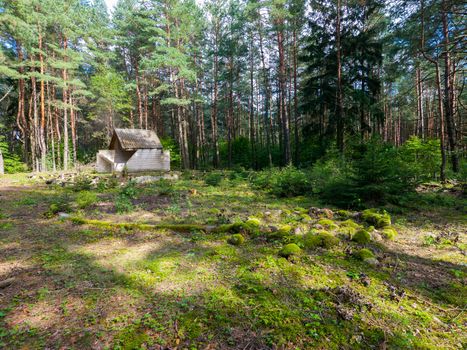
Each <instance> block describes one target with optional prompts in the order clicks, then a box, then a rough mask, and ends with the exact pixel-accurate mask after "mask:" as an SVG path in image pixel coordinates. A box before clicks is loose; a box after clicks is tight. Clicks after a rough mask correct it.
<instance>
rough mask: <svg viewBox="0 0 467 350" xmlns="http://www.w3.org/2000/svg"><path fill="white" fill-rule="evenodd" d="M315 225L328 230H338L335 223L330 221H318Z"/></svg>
mask: <svg viewBox="0 0 467 350" xmlns="http://www.w3.org/2000/svg"><path fill="white" fill-rule="evenodd" d="M317 224H318V225H321V226H323V227H324V228H325V229H328V230H335V229H337V228H339V226H337V225H336V223H335V222H334V221H332V220H330V219H320V220H318V222H317Z"/></svg>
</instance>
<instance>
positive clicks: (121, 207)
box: [115, 195, 135, 214]
mask: <svg viewBox="0 0 467 350" xmlns="http://www.w3.org/2000/svg"><path fill="white" fill-rule="evenodd" d="M134 208H135V207H134V205H133V202H132V201H131V199H130V198H128V197H125V196H121V195H119V196H117V199H116V200H115V210H116V211H117V213H120V214H122V213H127V212H130V211H132V210H133V209H134Z"/></svg>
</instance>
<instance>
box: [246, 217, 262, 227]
mask: <svg viewBox="0 0 467 350" xmlns="http://www.w3.org/2000/svg"><path fill="white" fill-rule="evenodd" d="M245 225H246V226H248V227H251V228H253V227H255V228H259V227H260V226H261V221H259V219H257V218H249V219H248V220H247V221H245Z"/></svg>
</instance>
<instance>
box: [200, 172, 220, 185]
mask: <svg viewBox="0 0 467 350" xmlns="http://www.w3.org/2000/svg"><path fill="white" fill-rule="evenodd" d="M223 178H224V177H223V175H222V173H220V172H217V171H211V172H210V173H208V174H207V175H206V176H205V177H204V182H205V183H206V185H209V186H219V185H220V183H221V182H222V179H223Z"/></svg>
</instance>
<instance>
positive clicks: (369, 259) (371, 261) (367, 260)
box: [363, 258, 379, 266]
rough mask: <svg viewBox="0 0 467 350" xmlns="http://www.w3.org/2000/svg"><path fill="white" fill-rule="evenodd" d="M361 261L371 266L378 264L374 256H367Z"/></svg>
mask: <svg viewBox="0 0 467 350" xmlns="http://www.w3.org/2000/svg"><path fill="white" fill-rule="evenodd" d="M363 261H365V262H366V263H367V264H368V265H371V266H378V265H379V261H378V259H376V258H367V259H365V260H363Z"/></svg>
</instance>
